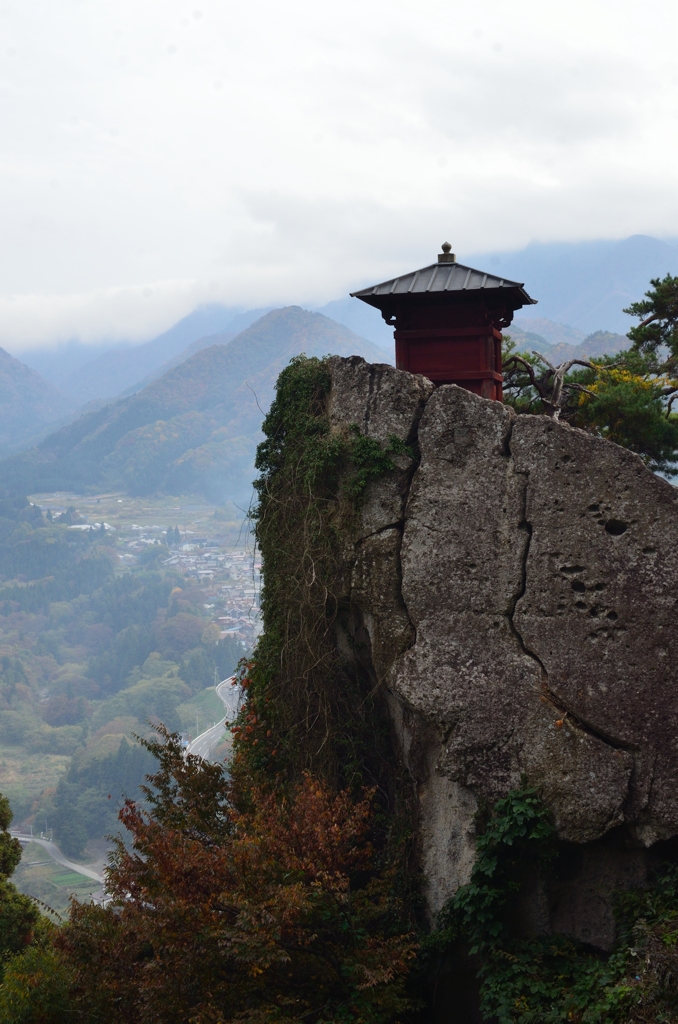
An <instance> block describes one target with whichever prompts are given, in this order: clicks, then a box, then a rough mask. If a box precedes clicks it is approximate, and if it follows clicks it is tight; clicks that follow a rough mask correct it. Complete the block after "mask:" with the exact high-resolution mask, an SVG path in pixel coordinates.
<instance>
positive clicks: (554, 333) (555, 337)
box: [504, 319, 630, 365]
mask: <svg viewBox="0 0 678 1024" xmlns="http://www.w3.org/2000/svg"><path fill="white" fill-rule="evenodd" d="M533 324H539V325H540V328H541V331H542V333H541V334H537V333H536V332H535V331H531V330H530V329H529V328H530V327H531V326H532V325H533ZM504 333H505V334H506V335H509V336H510V338H511V341H513V342H515V345H516V348H517V350H518V351H520V352H540V353H541V354H542V355H544V356H546V358H547V359H548V361H549V362H550V363H553V364H554V365H556V364H558V363H564V362H566V361H567V360H568V359H596V358H597V357H599V356H606V355H614V353H615V352H621V351H622V349H625V348H628V347H629V344H630V343H629V339H628V338H627V337H626V336H625V335H623V334H614V333H613V332H612V331H595V332H594V333H593V334H589V336H588V337H586V338H585V337H583V331H575V330H574V329H573V328H571V327H567V326H565V325H563V324H556V323H553V321H551V320H544V319H541V320H516V321H515V322H514V323H513V324H511V326H510V327H509V328H508V330H507V331H505V332H504ZM546 336H548V337H549V338H550V340H549V341H547V340H546ZM580 337H581V338H582V339H583V340H580Z"/></svg>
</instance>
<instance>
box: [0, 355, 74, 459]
mask: <svg viewBox="0 0 678 1024" xmlns="http://www.w3.org/2000/svg"><path fill="white" fill-rule="evenodd" d="M74 407H75V403H74V402H73V401H72V400H71V399H70V398H69V397H68V396H67V395H64V394H63V393H62V392H60V391H58V390H57V388H55V387H53V386H52V385H51V384H48V382H47V381H46V380H43V379H42V377H41V376H40V375H39V374H37V373H36V372H35V370H31V368H30V367H28V366H26V365H25V363H22V362H20V361H19V360H18V359H15V358H14V356H11V355H10V354H9V352H5V350H4V348H0V409H1V410H2V416H1V417H0V455H3V456H4V455H9V454H10V453H11V452H14V451H17V450H18V449H20V448H21V447H22V446H24V447H25V446H26V445H27V444H30V443H34V442H35V441H37V440H38V439H39V438H40V437H41V436H43V437H44V434H45V432H46V430H48V429H49V427H50V426H52V428H53V426H54V424H55V423H56V422H58V421H59V420H62V419H64V417H66V416H68V415H69V413H71V412H72V411H73V409H74Z"/></svg>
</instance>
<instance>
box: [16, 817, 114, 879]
mask: <svg viewBox="0 0 678 1024" xmlns="http://www.w3.org/2000/svg"><path fill="white" fill-rule="evenodd" d="M10 834H11V835H12V836H14V838H15V839H18V840H19V842H20V843H21V844H22V845H27V844H28V843H37V844H38V846H42V847H43V849H45V850H47V852H48V854H49V855H50V857H51V858H52V859H53V860H55V861H56V862H57V864H61V865H62V866H63V867H65V868H69V869H70V870H71V871H77V873H78V874H79V875H85V877H86V878H92V879H93V880H94V881H95V882H100V883H101V885H103V884H104V877H103V875H99V874H97V872H96V871H92V870H91V868H85V867H83V866H82V864H76V863H75V861H72V860H69V859H68V858H67V857H64V855H63V853H62V852H61V850H60V849H59V847H58V846H57V844H56V843H53V842H51V841H50V840H49V839H38V838H37V836H32V835H29V833H28V832H16V831H14V830H13V829H10Z"/></svg>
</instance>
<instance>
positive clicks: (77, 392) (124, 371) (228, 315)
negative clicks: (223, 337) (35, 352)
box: [61, 305, 265, 405]
mask: <svg viewBox="0 0 678 1024" xmlns="http://www.w3.org/2000/svg"><path fill="white" fill-rule="evenodd" d="M262 312H265V311H264V310H261V309H259V310H257V309H254V310H250V311H249V312H248V313H242V312H239V311H238V310H236V309H230V308H228V307H227V306H219V305H206V306H199V307H198V309H196V310H194V311H193V312H192V313H189V315H188V316H185V317H184V318H183V319H182V320H179V322H178V323H176V324H175V325H174V326H173V327H171V328H170V329H169V330H168V331H164V333H163V334H160V335H158V337H157V338H153V339H152V340H151V341H146V342H144V343H143V344H142V345H129V346H127V347H125V348H119V347H117V348H113V349H109V350H108V351H104V352H102V353H101V354H100V355H98V356H96V357H95V358H94V359H90V360H89V361H88V362H86V363H84V364H83V365H80V366H78V367H77V368H76V369H75V370H73V372H71V373H70V374H68V375H67V376H66V377H64V378H63V380H62V381H61V388H62V390H63V391H65V392H66V393H67V394H68V395H71V396H72V398H73V399H75V401H76V402H77V404H78V405H84V404H85V403H86V402H90V401H92V400H94V399H97V398H109V399H110V398H114V397H116V396H117V395H119V394H121V392H123V391H126V390H127V389H131V388H133V387H134V385H136V384H137V383H138V382H139V381H141V380H143V379H144V378H145V377H147V376H148V375H149V374H152V373H153V372H154V371H156V370H158V369H159V368H160V367H161V366H162V365H163V363H166V362H167V360H168V359H171V358H172V357H174V356H177V355H179V354H180V353H182V352H183V351H184V350H185V349H186V347H187V346H188V345H190V344H192V342H194V341H196V340H197V339H198V338H201V337H205V336H206V335H213V334H214V333H215V332H224V331H228V339H230V338H232V337H234V336H235V335H236V334H237V333H238V332H239V331H241V330H242V329H243V328H244V327H248V326H249V325H250V324H251V323H252V321H254V320H256V319H257V317H259V316H261V314H262ZM228 339H227V340H228Z"/></svg>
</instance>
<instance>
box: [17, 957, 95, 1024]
mask: <svg viewBox="0 0 678 1024" xmlns="http://www.w3.org/2000/svg"><path fill="white" fill-rule="evenodd" d="M70 986H71V975H70V972H69V970H68V968H67V967H66V965H65V963H64V960H63V957H62V956H61V955H60V954H59V952H58V951H57V950H56V949H55V948H54V947H53V946H52V945H50V944H49V943H41V944H39V945H33V946H29V948H28V949H26V950H25V951H24V952H23V953H20V954H18V955H17V956H15V957H13V958H12V959H11V960H10V961H9V963H8V965H7V968H6V970H5V975H4V978H3V982H2V985H0V1021H1V1022H2V1024H71V1022H72V1021H76V1020H81V1019H82V1017H81V1015H80V1014H77V1015H76V1013H75V1011H74V1008H73V1004H72V1002H71V999H70Z"/></svg>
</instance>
